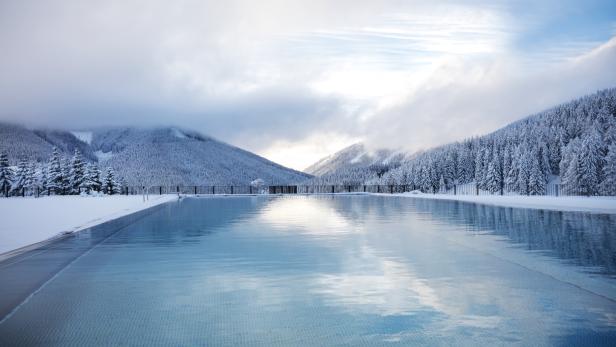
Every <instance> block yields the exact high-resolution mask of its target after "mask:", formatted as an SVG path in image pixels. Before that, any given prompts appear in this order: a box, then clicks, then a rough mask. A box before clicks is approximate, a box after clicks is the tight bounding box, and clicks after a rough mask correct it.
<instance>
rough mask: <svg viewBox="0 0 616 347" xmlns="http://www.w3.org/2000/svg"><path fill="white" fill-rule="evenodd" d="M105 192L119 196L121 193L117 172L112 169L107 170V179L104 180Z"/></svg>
mask: <svg viewBox="0 0 616 347" xmlns="http://www.w3.org/2000/svg"><path fill="white" fill-rule="evenodd" d="M103 192H104V193H106V194H109V195H113V194H117V193H119V192H120V187H119V186H118V183H117V181H116V176H115V172H114V171H113V169H112V168H111V167H108V168H107V171H106V172H105V179H104V180H103Z"/></svg>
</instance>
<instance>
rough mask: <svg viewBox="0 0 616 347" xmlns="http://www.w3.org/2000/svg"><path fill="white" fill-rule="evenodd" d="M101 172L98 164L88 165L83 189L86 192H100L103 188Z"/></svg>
mask: <svg viewBox="0 0 616 347" xmlns="http://www.w3.org/2000/svg"><path fill="white" fill-rule="evenodd" d="M102 185H103V184H102V182H101V171H100V170H99V168H98V166H97V165H96V164H92V163H91V164H88V165H87V167H86V175H85V178H84V182H83V184H82V188H84V189H85V190H86V191H88V192H89V191H96V192H100V191H101V187H102Z"/></svg>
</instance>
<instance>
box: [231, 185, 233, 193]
mask: <svg viewBox="0 0 616 347" xmlns="http://www.w3.org/2000/svg"><path fill="white" fill-rule="evenodd" d="M231 194H233V186H231Z"/></svg>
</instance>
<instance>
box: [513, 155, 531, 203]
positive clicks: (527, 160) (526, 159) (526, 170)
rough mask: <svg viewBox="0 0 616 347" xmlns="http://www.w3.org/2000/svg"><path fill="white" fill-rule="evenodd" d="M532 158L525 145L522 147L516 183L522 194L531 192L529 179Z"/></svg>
mask: <svg viewBox="0 0 616 347" xmlns="http://www.w3.org/2000/svg"><path fill="white" fill-rule="evenodd" d="M531 161H532V159H531V157H530V153H529V151H528V150H526V149H525V148H524V147H522V148H520V160H519V161H518V167H517V170H516V171H517V173H518V175H517V177H516V179H515V180H516V183H517V186H518V193H520V194H522V195H528V194H530V190H529V186H528V184H529V179H530V173H531V166H532V162H531Z"/></svg>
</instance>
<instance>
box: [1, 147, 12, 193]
mask: <svg viewBox="0 0 616 347" xmlns="http://www.w3.org/2000/svg"><path fill="white" fill-rule="evenodd" d="M12 182H13V170H12V169H11V167H10V166H9V158H8V156H7V155H6V153H4V152H3V153H0V194H2V195H4V196H8V194H9V191H10V189H11V185H12Z"/></svg>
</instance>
